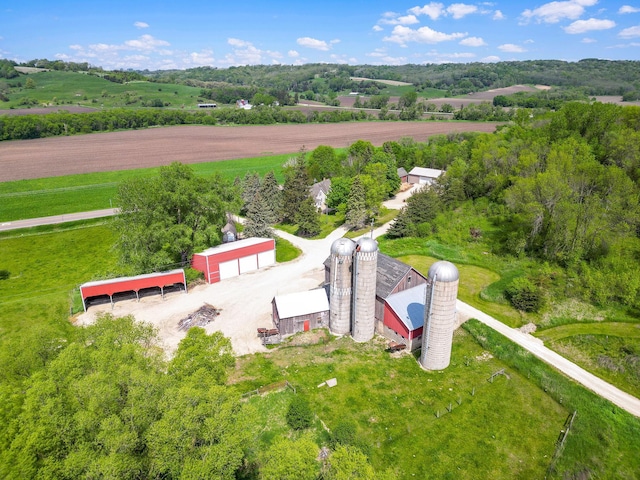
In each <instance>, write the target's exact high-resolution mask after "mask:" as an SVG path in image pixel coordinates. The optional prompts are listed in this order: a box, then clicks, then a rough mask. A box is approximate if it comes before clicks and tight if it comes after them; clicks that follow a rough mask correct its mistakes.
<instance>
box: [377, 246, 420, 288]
mask: <svg viewBox="0 0 640 480" xmlns="http://www.w3.org/2000/svg"><path fill="white" fill-rule="evenodd" d="M409 270H411V267H410V266H409V265H407V264H406V263H402V262H401V261H400V260H396V259H395V258H391V257H390V256H388V255H385V254H384V253H378V268H377V271H378V276H377V278H376V295H377V296H379V297H380V298H387V297H388V296H389V295H391V292H392V290H393V289H394V288H395V287H396V285H398V282H400V280H402V277H404V276H405V275H406V274H407V273H409Z"/></svg>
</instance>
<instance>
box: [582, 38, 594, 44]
mask: <svg viewBox="0 0 640 480" xmlns="http://www.w3.org/2000/svg"><path fill="white" fill-rule="evenodd" d="M580 43H596V40H595V39H593V38H589V37H585V38H583V39H582V40H580Z"/></svg>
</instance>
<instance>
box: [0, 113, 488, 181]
mask: <svg viewBox="0 0 640 480" xmlns="http://www.w3.org/2000/svg"><path fill="white" fill-rule="evenodd" d="M495 127H496V123H471V122H468V123H466V122H465V123H453V122H371V123H364V122H363V123H335V124H320V125H318V124H305V125H268V126H250V127H208V126H181V127H166V128H150V129H147V130H130V131H124V132H113V133H97V134H90V135H78V136H73V137H53V138H41V139H36V140H15V141H9V142H0V182H6V181H12V180H23V179H34V178H46V177H54V176H59V175H71V174H79V173H89V172H104V171H114V170H129V169H133V168H147V167H156V166H160V165H168V164H170V163H171V162H175V161H177V162H182V163H202V162H214V161H220V160H233V159H238V158H250V157H260V156H267V155H277V154H287V153H295V152H297V151H299V150H300V148H302V147H305V148H306V149H307V150H312V149H314V148H316V147H317V146H319V145H330V146H332V147H336V148H341V147H347V146H349V145H350V144H352V143H353V142H355V141H356V140H368V141H371V142H372V143H373V144H374V145H376V146H380V145H382V144H383V143H384V142H386V141H391V140H399V139H400V138H402V137H412V138H413V139H414V140H415V141H417V142H424V141H426V140H427V139H428V138H429V137H430V136H432V135H437V134H447V133H454V132H469V131H478V132H493V131H495Z"/></svg>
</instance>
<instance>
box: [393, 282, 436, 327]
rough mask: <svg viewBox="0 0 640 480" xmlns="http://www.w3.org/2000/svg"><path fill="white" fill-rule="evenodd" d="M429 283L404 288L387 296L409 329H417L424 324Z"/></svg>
mask: <svg viewBox="0 0 640 480" xmlns="http://www.w3.org/2000/svg"><path fill="white" fill-rule="evenodd" d="M426 291H427V284H426V283H423V284H420V285H417V286H415V287H413V288H409V289H407V290H403V291H401V292H398V293H394V294H393V295H389V298H387V304H388V305H389V306H390V307H391V309H392V310H393V311H394V312H395V313H396V315H397V316H398V318H399V319H400V321H401V322H402V323H404V325H405V326H406V327H407V328H408V329H409V331H414V330H417V329H418V328H420V327H422V326H423V325H424V300H425V294H426Z"/></svg>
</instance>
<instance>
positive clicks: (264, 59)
mask: <svg viewBox="0 0 640 480" xmlns="http://www.w3.org/2000/svg"><path fill="white" fill-rule="evenodd" d="M227 43H228V44H229V45H231V46H232V47H233V52H232V53H228V54H227V55H226V56H225V59H224V61H223V62H224V63H225V64H228V65H256V64H260V63H268V61H269V60H270V61H271V63H273V61H274V59H277V60H279V59H281V58H282V54H281V53H280V52H276V51H271V50H261V49H259V48H257V47H256V46H255V45H254V44H253V43H251V42H248V41H246V40H241V39H239V38H229V39H227Z"/></svg>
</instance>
